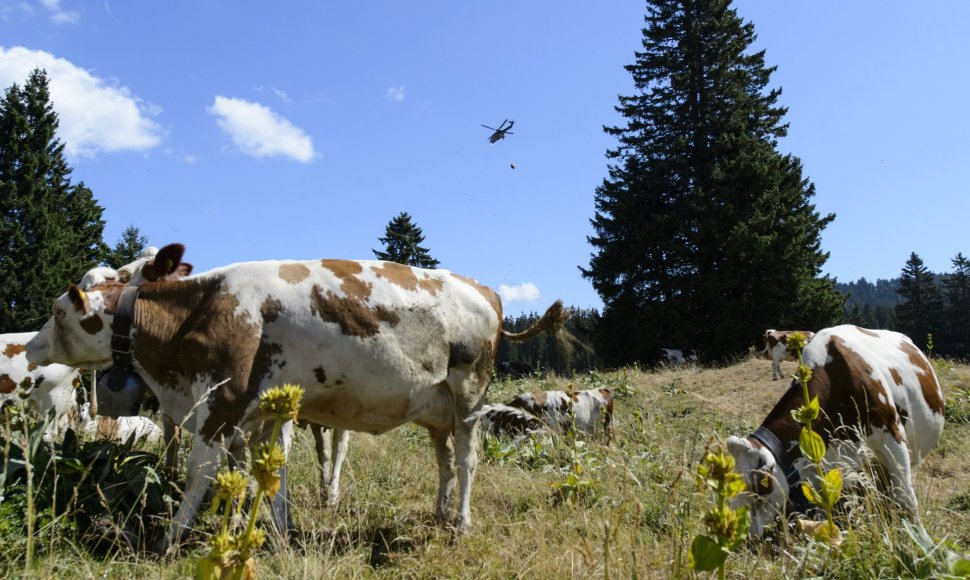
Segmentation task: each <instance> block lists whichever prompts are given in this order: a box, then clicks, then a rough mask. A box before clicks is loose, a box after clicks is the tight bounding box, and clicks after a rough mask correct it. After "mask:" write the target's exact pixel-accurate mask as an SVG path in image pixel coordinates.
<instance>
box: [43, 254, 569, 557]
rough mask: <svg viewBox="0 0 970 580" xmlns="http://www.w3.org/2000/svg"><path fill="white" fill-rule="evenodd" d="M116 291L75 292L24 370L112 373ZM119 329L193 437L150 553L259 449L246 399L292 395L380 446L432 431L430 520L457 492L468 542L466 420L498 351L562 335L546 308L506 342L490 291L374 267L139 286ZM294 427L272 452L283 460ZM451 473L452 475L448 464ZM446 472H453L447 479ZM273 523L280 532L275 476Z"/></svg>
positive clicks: (429, 273)
mask: <svg viewBox="0 0 970 580" xmlns="http://www.w3.org/2000/svg"><path fill="white" fill-rule="evenodd" d="M123 289H124V286H123V285H122V284H119V283H116V282H107V283H105V284H102V285H99V286H94V287H92V288H90V289H89V290H88V291H87V292H85V291H82V290H81V289H80V288H77V287H71V288H70V289H69V290H68V292H66V293H65V294H64V295H62V296H60V297H58V298H57V299H56V300H55V301H54V304H53V317H52V318H51V319H50V320H49V321H48V322H47V323H46V324H45V325H44V327H43V329H42V330H41V331H40V332H39V333H38V335H37V336H36V337H35V338H34V339H33V340H32V341H30V343H28V345H27V356H28V359H29V360H31V361H32V362H34V363H35V364H50V363H53V362H60V363H62V364H69V365H72V366H81V367H86V368H94V369H104V368H107V367H109V366H111V365H112V349H111V335H112V326H113V323H114V322H115V317H116V312H117V308H118V304H119V298H120V295H121V293H122V290H123ZM133 310H134V312H133V315H132V317H131V320H132V323H131V334H130V339H131V363H132V366H133V368H134V369H135V371H136V372H137V373H138V374H139V375H140V376H141V377H142V379H144V381H145V382H146V384H147V385H148V387H149V388H150V389H151V390H152V391H153V392H154V394H155V396H156V397H157V398H158V401H159V405H160V409H161V411H162V412H163V413H164V414H166V415H167V416H169V417H171V418H172V419H174V420H175V421H176V422H177V423H179V424H182V425H183V426H184V427H185V428H187V429H188V430H189V431H191V432H192V433H193V434H194V440H193V445H192V452H191V454H190V456H189V460H188V469H187V482H186V489H185V494H184V498H183V500H182V502H181V504H180V506H179V509H178V512H177V513H176V514H175V516H174V518H173V521H172V522H171V524H170V525H169V527H168V529H167V531H166V533H165V535H164V537H163V538H162V539H161V540H160V542H159V544H158V545H156V549H158V550H160V551H166V550H167V549H168V548H169V547H170V546H171V545H172V544H173V543H175V542H176V541H178V540H179V539H181V538H182V537H183V535H184V534H185V533H186V532H187V531H188V529H189V526H190V525H191V524H192V523H193V521H194V520H195V517H196V513H197V511H198V509H199V506H200V503H201V501H202V499H203V496H204V494H205V492H206V490H207V488H208V485H209V482H210V480H211V479H212V477H213V476H214V475H215V472H216V470H217V469H218V467H219V465H220V464H221V462H222V459H223V458H224V457H225V456H226V454H227V453H230V454H231V455H233V456H237V457H241V456H242V453H241V451H242V446H243V444H244V442H245V441H246V440H251V441H250V442H253V443H254V442H256V441H258V440H259V439H260V438H261V437H262V438H265V437H266V433H265V431H261V430H260V425H261V423H262V420H263V416H262V413H261V412H260V410H259V405H258V398H259V395H260V393H262V392H264V391H266V390H267V389H269V388H271V387H273V386H276V385H280V384H284V383H291V384H299V385H302V387H303V388H304V390H305V394H304V396H303V405H302V408H301V411H300V414H301V417H302V418H303V419H305V420H307V421H309V422H311V423H316V424H319V425H326V426H328V427H333V428H338V429H346V430H354V431H365V432H370V433H373V434H379V433H383V432H385V431H387V430H389V429H392V428H394V427H397V426H399V425H402V424H405V423H412V422H413V423H416V424H418V425H421V426H423V427H425V428H426V429H428V431H429V433H430V435H431V439H432V442H433V444H434V449H435V452H436V456H437V462H438V474H439V487H438V497H437V500H436V518H437V519H438V521H439V522H442V523H446V522H447V520H448V519H449V518H448V517H447V516H448V513H449V505H450V503H451V501H450V500H451V497H452V494H453V491H454V487H455V479H456V471H457V480H458V484H459V488H460V489H459V491H460V497H459V509H458V515H457V521H456V522H455V526H456V528H457V529H458V530H459V531H467V530H468V529H469V528H470V527H471V523H472V517H471V486H472V481H473V479H474V474H475V469H476V466H477V455H476V452H477V449H476V447H477V443H478V441H477V437H476V430H477V427H478V420H477V417H475V416H473V413H474V412H475V411H476V410H478V409H479V408H480V406H481V404H482V403H483V398H484V395H485V391H486V388H487V385H488V382H489V380H490V378H491V374H492V365H493V363H494V359H495V351H496V349H497V346H498V341H499V340H500V339H502V338H504V339H506V340H512V341H520V340H526V339H528V338H531V337H533V336H536V335H538V334H540V333H542V332H546V331H553V332H556V333H559V332H563V331H564V330H563V323H564V321H565V317H566V313H565V310H564V308H563V306H562V303H561V302H559V301H557V302H555V303H554V304H553V305H552V306H551V307H550V308H549V309H548V310H547V311H546V313H545V314H544V315H543V317H542V318H540V320H539V321H537V322H536V324H534V325H533V326H531V327H529V328H528V329H526V330H524V331H522V332H519V333H511V332H509V331H507V330H504V329H502V326H501V325H502V303H501V300H500V298H499V297H498V295H497V294H496V293H495V292H494V291H493V290H492V289H490V288H488V287H486V286H483V285H481V284H479V283H478V282H476V281H475V280H473V279H471V278H468V277H465V276H461V275H458V274H454V273H451V272H449V271H446V270H425V269H419V268H412V267H410V266H405V265H401V264H396V263H391V262H380V261H373V260H365V261H351V260H327V259H324V260H313V261H265V262H247V263H239V264H233V265H230V266H225V267H222V268H217V269H214V270H210V271H209V272H205V273H202V274H197V275H193V276H189V277H187V278H183V279H180V280H172V281H159V282H153V283H146V284H143V285H142V286H140V292H139V293H138V296H137V300H135V302H134V308H133ZM291 436H292V424H290V423H288V424H287V425H284V428H283V429H282V436H281V439H282V443H283V446H284V450H285V451H286V452H288V451H289V444H290V440H291ZM456 459H457V462H456ZM456 463H457V469H456ZM281 480H282V481H281V492H280V493H279V494H277V498H276V499H275V501H274V507H276V509H274V510H273V514H274V522H275V523H276V524H277V525H282V524H283V523H284V520H286V519H288V517H287V516H288V514H287V512H286V509H285V508H286V502H287V498H286V492H285V490H286V476H285V473H283V474H282V475H281Z"/></svg>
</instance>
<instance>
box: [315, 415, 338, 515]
mask: <svg viewBox="0 0 970 580" xmlns="http://www.w3.org/2000/svg"><path fill="white" fill-rule="evenodd" d="M326 431H327V428H326V427H324V426H322V425H315V424H313V423H311V424H310V432H311V433H313V447H314V448H315V449H316V451H317V469H319V470H320V501H321V502H322V503H324V504H326V503H327V498H328V497H329V491H330V482H331V478H330V445H329V443H330V442H329V441H327V439H332V438H333V433H332V432H331V434H330V437H327V434H326Z"/></svg>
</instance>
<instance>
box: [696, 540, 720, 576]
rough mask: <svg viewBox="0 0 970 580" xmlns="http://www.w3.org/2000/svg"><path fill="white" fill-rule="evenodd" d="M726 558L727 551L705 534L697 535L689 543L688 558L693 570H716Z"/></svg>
mask: <svg viewBox="0 0 970 580" xmlns="http://www.w3.org/2000/svg"><path fill="white" fill-rule="evenodd" d="M726 559H727V552H726V551H724V549H723V548H722V547H721V546H719V545H718V544H717V542H715V541H714V540H712V539H710V538H708V537H707V536H697V537H696V538H694V543H692V544H691V545H690V555H689V556H688V560H689V562H690V567H691V568H693V569H694V570H700V571H709V570H716V569H717V568H718V566H720V565H721V564H723V563H724V561H725V560H726Z"/></svg>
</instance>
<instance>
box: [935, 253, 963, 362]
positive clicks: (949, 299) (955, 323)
mask: <svg viewBox="0 0 970 580" xmlns="http://www.w3.org/2000/svg"><path fill="white" fill-rule="evenodd" d="M952 263H953V272H952V273H951V274H950V275H949V276H947V277H946V279H945V280H944V281H943V289H944V294H945V296H946V309H945V312H944V314H945V315H944V323H945V329H944V330H945V332H944V340H943V344H942V345H941V346H942V347H943V349H942V350H943V352H946V353H947V354H949V355H951V356H955V357H960V358H967V356H968V355H970V260H968V259H967V258H966V256H964V255H963V253H958V254H957V255H956V257H955V258H953V260H952Z"/></svg>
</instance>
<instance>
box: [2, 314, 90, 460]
mask: <svg viewBox="0 0 970 580" xmlns="http://www.w3.org/2000/svg"><path fill="white" fill-rule="evenodd" d="M36 334H37V333H36V332H17V333H11V334H0V407H5V406H7V405H11V404H17V401H18V400H19V399H21V398H26V400H27V405H28V408H31V409H33V410H34V411H36V412H37V413H39V414H40V415H46V414H47V413H48V412H50V411H51V409H53V410H54V418H53V420H52V421H51V424H50V425H49V426H48V428H47V430H46V431H45V432H44V440H45V441H48V442H50V441H54V440H57V439H60V438H61V437H62V436H63V434H64V432H65V431H66V430H67V429H68V428H70V427H71V426H72V425H73V424H74V422H75V420H76V418H77V400H76V398H75V390H74V389H75V388H76V387H77V386H78V385H79V384H81V371H79V370H77V369H75V368H71V367H69V366H65V365H62V364H57V363H54V364H49V365H43V366H38V365H33V364H30V363H29V362H27V355H26V350H27V343H28V342H30V340H31V339H33V338H34V336H36Z"/></svg>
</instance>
